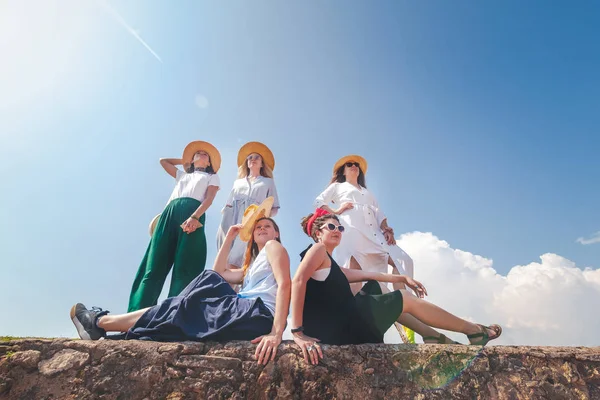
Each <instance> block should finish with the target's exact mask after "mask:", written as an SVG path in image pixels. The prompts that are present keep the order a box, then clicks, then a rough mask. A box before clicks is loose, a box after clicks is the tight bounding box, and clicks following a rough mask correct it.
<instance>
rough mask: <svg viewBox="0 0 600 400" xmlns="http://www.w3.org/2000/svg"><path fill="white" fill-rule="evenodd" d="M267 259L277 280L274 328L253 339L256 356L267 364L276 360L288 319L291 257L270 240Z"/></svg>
mask: <svg viewBox="0 0 600 400" xmlns="http://www.w3.org/2000/svg"><path fill="white" fill-rule="evenodd" d="M265 249H266V251H267V260H269V264H271V268H272V269H273V275H274V276H275V280H276V281H277V297H276V298H275V315H274V320H273V329H272V330H271V333H270V334H268V335H263V336H260V337H258V338H256V339H254V340H253V341H252V343H258V346H257V347H256V352H255V354H254V355H255V357H256V359H257V360H258V363H259V364H263V363H264V364H267V363H268V362H269V360H271V361H272V360H274V359H275V355H276V354H277V347H278V346H279V344H280V343H281V339H282V337H283V331H284V330H285V325H286V321H287V315H288V310H289V306H290V290H291V286H292V283H291V279H290V257H289V256H288V253H287V251H286V250H285V248H284V247H283V246H282V245H281V243H279V242H278V241H276V240H270V241H269V242H267V244H266V245H265Z"/></svg>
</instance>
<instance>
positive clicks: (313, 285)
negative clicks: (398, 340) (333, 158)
mask: <svg viewBox="0 0 600 400" xmlns="http://www.w3.org/2000/svg"><path fill="white" fill-rule="evenodd" d="M302 228H303V230H304V232H305V233H306V234H308V235H309V236H310V237H312V238H313V240H314V241H315V242H317V243H316V244H315V245H312V246H310V247H309V248H308V249H307V250H306V251H305V252H303V253H302V254H301V257H302V261H301V262H300V266H299V267H298V270H297V271H296V275H295V276H294V280H293V283H292V297H291V303H292V304H291V314H292V318H291V325H292V335H293V337H294V341H295V342H296V344H298V346H300V348H301V349H302V352H303V354H304V358H305V360H306V361H307V362H311V363H312V364H317V363H318V361H319V358H323V352H322V350H321V348H320V346H319V345H318V344H317V342H319V341H322V342H323V343H327V344H335V345H343V344H360V343H381V342H383V334H384V333H385V331H387V329H388V328H389V327H390V326H391V325H392V324H393V323H394V322H395V321H397V320H398V318H399V317H400V315H401V314H402V313H403V312H407V313H410V314H412V315H413V316H414V317H415V318H417V319H418V320H420V321H422V322H423V323H425V324H427V325H430V326H432V327H435V328H440V329H446V330H449V331H454V332H461V333H464V334H466V335H467V338H468V339H469V341H470V344H474V345H482V346H483V345H486V344H487V343H488V342H489V341H490V340H493V339H496V338H498V337H499V336H500V334H501V333H502V328H501V327H500V326H499V325H491V326H489V327H488V326H483V325H479V324H474V323H472V322H469V321H465V320H464V319H461V318H459V317H456V316H454V315H452V314H450V313H449V312H447V311H445V310H443V309H441V308H440V307H438V306H436V305H434V304H431V303H429V302H427V301H425V300H423V299H422V297H424V296H425V295H426V294H427V292H426V290H425V287H424V286H423V285H422V284H421V283H420V282H417V281H415V280H414V279H412V278H411V277H409V276H406V275H395V274H386V273H383V272H374V271H368V270H356V269H348V268H340V267H339V266H338V264H337V263H336V262H335V260H334V259H333V258H332V257H331V253H332V252H333V250H334V249H335V248H336V247H337V246H338V245H339V244H340V241H341V239H342V235H343V232H344V226H343V225H341V224H340V221H339V218H338V217H337V216H336V215H333V214H329V213H327V212H326V211H324V210H322V209H318V210H316V212H315V214H311V215H309V216H307V217H305V218H304V220H303V221H302ZM365 281H369V283H367V284H366V285H365V286H364V287H363V289H362V290H361V292H359V293H358V294H357V296H354V295H353V294H352V290H351V289H350V283H355V282H365ZM377 282H391V283H402V284H404V285H406V286H407V287H409V288H410V289H412V290H414V291H415V293H417V296H418V297H417V296H414V295H413V294H412V293H410V292H409V291H407V290H404V289H402V290H395V291H393V292H390V293H385V294H382V293H381V289H380V287H379V284H378V283H377Z"/></svg>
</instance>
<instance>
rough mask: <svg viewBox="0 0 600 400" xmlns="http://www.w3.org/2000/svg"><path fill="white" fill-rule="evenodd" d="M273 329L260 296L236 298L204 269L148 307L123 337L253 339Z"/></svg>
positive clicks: (225, 284) (176, 339) (168, 339)
mask: <svg viewBox="0 0 600 400" xmlns="http://www.w3.org/2000/svg"><path fill="white" fill-rule="evenodd" d="M272 328H273V315H272V314H271V311H269V309H268V308H267V307H266V306H265V304H264V303H263V301H262V300H261V299H260V298H259V299H242V298H239V297H237V294H236V293H235V291H234V290H233V289H232V288H231V286H229V283H227V281H225V279H223V277H222V276H221V275H219V274H218V273H216V272H214V271H211V270H206V271H204V272H202V273H201V274H200V275H198V276H197V277H196V278H195V279H194V280H193V281H192V282H190V284H189V285H188V286H187V287H186V288H185V289H183V291H182V292H181V293H180V294H179V296H176V297H170V298H168V299H166V300H165V301H163V302H162V303H160V304H158V305H156V306H154V307H151V308H150V309H149V310H148V311H146V312H145V313H144V314H143V315H142V317H141V318H140V319H139V320H138V321H137V322H136V324H135V325H134V326H133V328H131V329H130V330H129V331H128V332H127V333H126V334H125V339H140V340H156V341H161V342H175V341H185V340H195V341H208V340H212V341H229V340H252V339H254V338H257V337H259V336H261V335H266V334H268V333H270V332H271V330H272Z"/></svg>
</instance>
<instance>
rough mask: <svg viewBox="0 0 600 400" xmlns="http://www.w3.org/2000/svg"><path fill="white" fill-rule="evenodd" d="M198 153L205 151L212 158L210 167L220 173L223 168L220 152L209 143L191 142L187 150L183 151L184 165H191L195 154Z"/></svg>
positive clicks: (186, 147)
mask: <svg viewBox="0 0 600 400" xmlns="http://www.w3.org/2000/svg"><path fill="white" fill-rule="evenodd" d="M198 151H205V152H207V153H208V155H209V156H210V165H212V167H213V170H214V171H215V173H216V172H217V171H219V168H221V153H219V150H217V148H216V147H215V146H213V145H212V144H210V143H208V142H204V141H202V140H197V141H195V142H190V143H189V144H188V145H187V146H185V149H184V150H183V156H182V157H181V159H182V160H183V163H184V164H191V163H192V160H193V158H194V154H196V152H198Z"/></svg>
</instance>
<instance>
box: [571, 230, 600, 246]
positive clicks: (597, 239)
mask: <svg viewBox="0 0 600 400" xmlns="http://www.w3.org/2000/svg"><path fill="white" fill-rule="evenodd" d="M576 242H577V243H581V244H583V245H586V244H594V243H600V231H598V232H596V233H594V234H593V235H592V237H590V238H589V239H585V238H582V237H580V238H577V240H576Z"/></svg>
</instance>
